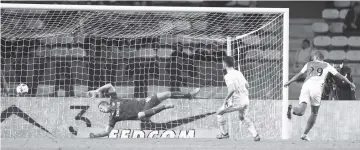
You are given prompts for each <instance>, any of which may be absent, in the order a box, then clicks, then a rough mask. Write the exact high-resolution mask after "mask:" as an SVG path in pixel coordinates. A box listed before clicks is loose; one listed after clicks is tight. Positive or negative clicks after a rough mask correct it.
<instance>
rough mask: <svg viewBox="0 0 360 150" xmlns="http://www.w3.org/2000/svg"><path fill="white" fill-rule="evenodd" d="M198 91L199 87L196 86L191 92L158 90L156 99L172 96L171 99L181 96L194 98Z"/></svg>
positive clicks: (160, 99)
mask: <svg viewBox="0 0 360 150" xmlns="http://www.w3.org/2000/svg"><path fill="white" fill-rule="evenodd" d="M199 92H200V88H196V89H194V90H193V91H191V92H170V91H166V92H160V93H157V94H156V96H157V99H158V100H159V101H160V102H162V101H164V100H166V99H169V98H172V99H183V98H187V99H192V98H194V96H195V95H196V94H197V93H199Z"/></svg>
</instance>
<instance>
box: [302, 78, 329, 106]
mask: <svg viewBox="0 0 360 150" xmlns="http://www.w3.org/2000/svg"><path fill="white" fill-rule="evenodd" d="M322 90H323V89H322V86H321V85H320V86H318V85H310V84H306V83H304V85H303V87H302V88H301V93H300V97H299V104H301V103H302V102H306V103H307V104H309V103H310V104H311V106H320V104H321V95H322Z"/></svg>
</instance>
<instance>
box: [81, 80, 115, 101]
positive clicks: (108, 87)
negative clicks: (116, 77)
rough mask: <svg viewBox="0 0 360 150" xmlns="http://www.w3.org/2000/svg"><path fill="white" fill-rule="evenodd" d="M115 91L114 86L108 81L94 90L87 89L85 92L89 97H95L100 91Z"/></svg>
mask: <svg viewBox="0 0 360 150" xmlns="http://www.w3.org/2000/svg"><path fill="white" fill-rule="evenodd" d="M105 92H107V93H116V91H115V88H114V86H112V85H111V84H110V83H108V84H105V85H104V86H102V87H100V88H98V89H96V90H93V91H89V92H87V95H88V96H89V97H91V98H95V97H96V96H98V95H99V94H102V93H105Z"/></svg>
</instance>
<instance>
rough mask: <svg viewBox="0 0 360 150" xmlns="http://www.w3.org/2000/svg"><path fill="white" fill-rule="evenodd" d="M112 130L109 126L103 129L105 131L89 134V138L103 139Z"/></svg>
mask: <svg viewBox="0 0 360 150" xmlns="http://www.w3.org/2000/svg"><path fill="white" fill-rule="evenodd" d="M112 129H113V127H110V126H109V125H108V126H106V127H105V130H104V131H103V132H101V133H96V134H94V133H90V138H99V137H105V136H108V135H109V134H110V132H111V130H112Z"/></svg>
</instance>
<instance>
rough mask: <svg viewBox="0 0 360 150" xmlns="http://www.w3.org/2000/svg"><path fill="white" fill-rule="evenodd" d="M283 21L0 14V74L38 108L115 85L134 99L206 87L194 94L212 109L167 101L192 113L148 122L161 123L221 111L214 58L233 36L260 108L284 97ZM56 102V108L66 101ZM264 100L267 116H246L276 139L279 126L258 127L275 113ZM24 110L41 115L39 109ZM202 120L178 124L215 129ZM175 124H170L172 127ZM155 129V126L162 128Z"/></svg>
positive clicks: (247, 16)
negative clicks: (22, 86)
mask: <svg viewBox="0 0 360 150" xmlns="http://www.w3.org/2000/svg"><path fill="white" fill-rule="evenodd" d="M194 9H195V8H194ZM282 24H283V14H281V13H183V12H156V11H154V12H113V11H50V10H16V9H1V38H2V41H1V46H2V48H1V49H2V70H5V78H6V79H7V81H8V82H9V84H10V87H16V86H17V85H18V84H19V83H25V84H27V85H28V86H29V89H30V90H29V93H28V96H37V97H40V96H42V97H44V98H42V99H41V100H42V101H44V102H46V101H47V102H49V99H50V98H48V97H79V98H78V99H80V100H79V101H81V100H84V101H85V100H86V99H84V98H82V97H83V96H84V92H86V91H88V90H92V89H96V88H98V87H100V86H102V85H104V84H106V83H113V84H114V85H116V88H117V89H118V94H119V95H121V96H123V97H134V98H144V97H147V96H150V95H151V94H154V93H155V92H162V91H167V90H171V91H186V90H191V89H193V88H194V87H201V86H206V87H204V88H203V89H202V92H201V93H200V96H202V97H206V96H208V95H211V102H210V103H209V102H208V103H205V104H203V103H200V102H199V101H200V100H199V101H198V102H194V103H199V104H200V105H202V106H203V107H201V108H197V109H196V111H195V110H193V107H194V106H193V105H194V104H191V102H188V101H181V102H179V101H176V102H175V101H172V100H170V102H173V103H176V104H177V107H178V109H180V110H182V111H190V112H189V113H184V112H181V113H180V112H179V111H178V113H176V112H175V111H174V112H170V113H171V114H173V115H171V116H166V117H164V116H165V115H166V114H159V115H157V116H154V118H155V120H156V119H157V120H164V121H168V120H174V119H178V118H179V117H186V116H187V117H189V116H194V113H197V114H198V113H207V112H211V111H214V110H217V108H218V107H220V105H221V100H220V101H219V100H216V99H223V98H225V96H226V94H227V93H226V88H225V87H224V86H225V85H224V81H223V76H224V75H225V73H224V71H223V68H222V64H221V57H222V56H224V55H226V51H227V47H228V45H227V37H231V39H232V40H231V51H232V52H231V54H230V55H233V56H234V57H235V58H236V60H237V61H238V64H239V65H238V66H237V68H238V69H240V70H241V71H242V72H243V73H244V75H245V76H246V78H247V80H248V81H249V83H250V98H251V99H252V100H256V101H255V103H254V105H256V106H257V105H259V106H257V107H261V106H265V104H266V102H265V101H260V100H280V99H281V98H282V87H281V85H282V77H281V74H282V51H283V49H282V44H283V43H282V41H283V37H282V35H283V33H282V32H283V31H282V30H283V26H282ZM229 46H230V45H229ZM12 89H14V88H12ZM212 93H216V94H212ZM10 95H11V94H10ZM13 95H15V94H13ZM60 99H61V100H62V102H60V103H59V104H61V103H70V104H71V103H72V102H69V100H68V98H60ZM19 103H20V102H19ZM74 103H75V102H74ZM271 104H272V105H269V104H268V105H267V107H269V108H270V109H266V110H258V109H256V108H253V109H254V112H253V113H251V117H252V118H254V121H255V122H257V123H258V124H260V126H262V127H260V132H264V133H268V134H265V135H266V136H269V137H270V136H272V137H274V136H276V135H278V134H279V133H273V132H271V133H270V132H269V131H266V129H269V128H273V127H275V128H279V125H278V124H275V123H274V124H272V123H269V122H268V121H264V118H268V117H265V114H273V117H271V118H276V117H278V118H277V119H279V120H280V118H281V117H280V115H278V114H274V111H275V110H276V109H278V107H279V106H275V105H276V104H275V103H271ZM53 105H55V104H53ZM58 107H67V106H58ZM90 109H91V110H90V111H91V112H94V113H95V112H97V109H96V108H90ZM31 111H33V112H34V114H36V113H35V111H37V112H38V113H39V114H41V112H40V110H31ZM264 111H267V112H264ZM164 118H166V119H164ZM210 120H211V121H206V120H205V121H204V120H203V121H199V122H197V123H195V124H191V125H183V126H180V127H178V128H181V129H193V128H201V129H212V128H215V127H211V126H208V125H206V124H209V123H211V124H214V123H216V121H215V120H213V119H210ZM265 120H266V119H265ZM74 121H75V120H74ZM179 122H180V124H181V120H180V121H177V122H174V123H173V124H171V123H170V126H172V125H174V127H177V126H178V124H179ZM24 124H25V123H24ZM100 124H104V122H101V123H100ZM18 125H19V126H21V127H24V125H23V124H18ZM122 125H129V123H126V122H125V123H122ZM145 126H146V125H145ZM58 128H60V127H58ZM155 128H157V129H159V128H160V129H163V124H160V125H158V126H155ZM262 129H264V130H262ZM2 130H3V127H2ZM8 130H10V129H8ZM13 132H15V131H13ZM13 134H16V133H13ZM2 136H3V135H2ZM27 136H30V135H27ZM59 136H60V135H59ZM61 136H63V135H61ZM6 137H9V135H8V136H6ZM10 137H11V136H10Z"/></svg>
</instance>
